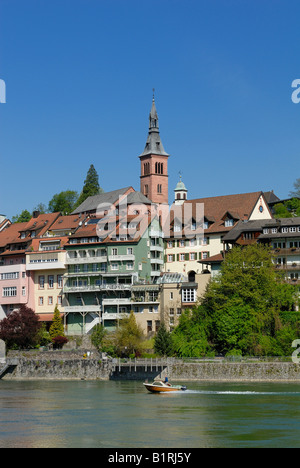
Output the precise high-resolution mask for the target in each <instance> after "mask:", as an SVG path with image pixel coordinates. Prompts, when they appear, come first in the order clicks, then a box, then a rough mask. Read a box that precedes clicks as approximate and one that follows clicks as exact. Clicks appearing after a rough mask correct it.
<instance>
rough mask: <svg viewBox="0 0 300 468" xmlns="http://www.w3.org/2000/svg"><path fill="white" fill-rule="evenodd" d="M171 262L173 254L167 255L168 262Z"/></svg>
mask: <svg viewBox="0 0 300 468" xmlns="http://www.w3.org/2000/svg"><path fill="white" fill-rule="evenodd" d="M172 262H173V255H168V263H172Z"/></svg>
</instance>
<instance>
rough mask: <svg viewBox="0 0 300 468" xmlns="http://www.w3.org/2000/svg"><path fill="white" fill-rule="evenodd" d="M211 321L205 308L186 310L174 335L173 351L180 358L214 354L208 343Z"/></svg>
mask: <svg viewBox="0 0 300 468" xmlns="http://www.w3.org/2000/svg"><path fill="white" fill-rule="evenodd" d="M209 323H210V321H209V318H208V317H207V316H206V315H205V310H204V309H203V307H201V306H199V307H195V308H194V309H192V310H189V309H187V310H185V311H184V312H183V313H182V314H181V317H180V321H179V325H178V326H177V327H176V328H175V330H174V331H173V333H172V342H173V351H174V353H175V354H176V355H177V356H180V357H202V356H206V355H212V354H213V353H214V351H213V348H212V346H211V344H210V343H209V342H208V338H207V337H208V325H209Z"/></svg>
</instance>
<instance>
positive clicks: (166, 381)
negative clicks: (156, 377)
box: [164, 376, 171, 387]
mask: <svg viewBox="0 0 300 468" xmlns="http://www.w3.org/2000/svg"><path fill="white" fill-rule="evenodd" d="M164 383H165V384H166V385H168V386H169V387H170V386H171V385H170V384H169V379H168V377H167V376H166V377H165V380H164Z"/></svg>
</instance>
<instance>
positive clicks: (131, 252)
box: [127, 247, 133, 255]
mask: <svg viewBox="0 0 300 468" xmlns="http://www.w3.org/2000/svg"><path fill="white" fill-rule="evenodd" d="M132 254H133V248H132V247H128V249H127V255H132Z"/></svg>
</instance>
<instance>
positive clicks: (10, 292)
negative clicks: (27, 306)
mask: <svg viewBox="0 0 300 468" xmlns="http://www.w3.org/2000/svg"><path fill="white" fill-rule="evenodd" d="M16 295H17V288H16V287H15V286H13V287H8V288H3V292H2V296H3V297H13V296H16Z"/></svg>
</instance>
